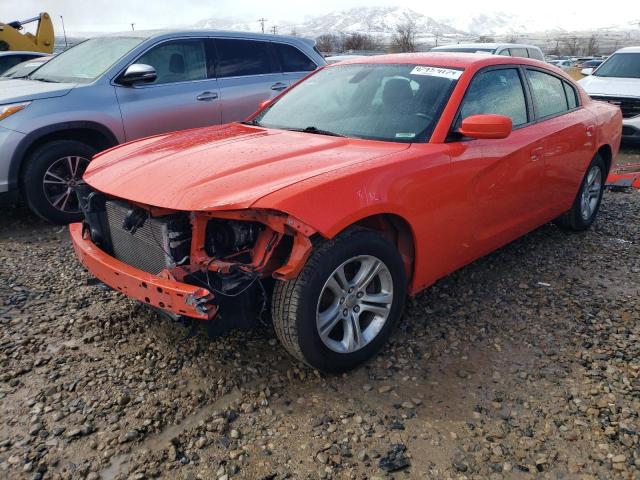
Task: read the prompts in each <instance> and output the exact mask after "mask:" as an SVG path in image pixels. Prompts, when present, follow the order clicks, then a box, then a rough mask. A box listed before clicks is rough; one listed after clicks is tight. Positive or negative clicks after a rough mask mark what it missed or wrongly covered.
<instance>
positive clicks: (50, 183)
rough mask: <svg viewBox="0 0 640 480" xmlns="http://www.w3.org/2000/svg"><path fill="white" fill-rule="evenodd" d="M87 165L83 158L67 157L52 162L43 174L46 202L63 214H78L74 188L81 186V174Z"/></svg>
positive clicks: (87, 162) (78, 207)
mask: <svg viewBox="0 0 640 480" xmlns="http://www.w3.org/2000/svg"><path fill="white" fill-rule="evenodd" d="M87 165H89V160H88V159H87V158H85V157H79V156H75V155H74V156H67V157H62V158H59V159H58V160H56V161H55V162H53V163H52V164H51V165H50V166H49V168H47V171H46V172H45V174H44V178H43V179H42V188H43V190H44V194H45V196H46V197H47V201H48V202H49V203H50V204H51V205H52V206H53V207H54V208H56V209H57V210H60V211H62V212H65V213H79V212H80V205H79V204H78V199H77V197H76V195H75V191H76V187H77V186H78V185H82V184H83V183H84V182H83V181H82V174H83V173H84V171H85V170H86V168H87Z"/></svg>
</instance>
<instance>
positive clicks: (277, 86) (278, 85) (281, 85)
mask: <svg viewBox="0 0 640 480" xmlns="http://www.w3.org/2000/svg"><path fill="white" fill-rule="evenodd" d="M285 88H287V84H286V83H282V82H276V83H274V84H273V85H271V90H275V91H276V92H280V91H282V90H284V89H285Z"/></svg>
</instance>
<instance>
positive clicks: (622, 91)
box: [578, 47, 640, 142]
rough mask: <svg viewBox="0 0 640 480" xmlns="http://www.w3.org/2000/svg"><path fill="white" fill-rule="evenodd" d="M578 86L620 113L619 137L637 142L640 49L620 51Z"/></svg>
mask: <svg viewBox="0 0 640 480" xmlns="http://www.w3.org/2000/svg"><path fill="white" fill-rule="evenodd" d="M582 73H583V74H584V75H587V76H586V77H585V78H583V79H581V80H580V81H579V82H578V83H580V85H581V86H582V88H584V89H585V90H586V92H587V93H588V94H589V96H590V97H591V98H593V99H594V100H602V101H604V102H609V103H613V104H614V105H618V106H619V107H620V110H622V138H623V139H624V140H627V141H634V142H640V47H626V48H621V49H620V50H618V51H616V52H615V53H614V54H613V55H611V56H610V57H609V58H608V59H607V60H606V61H605V62H604V63H603V64H602V65H600V66H599V67H598V68H596V69H595V70H593V69H589V68H585V69H583V70H582Z"/></svg>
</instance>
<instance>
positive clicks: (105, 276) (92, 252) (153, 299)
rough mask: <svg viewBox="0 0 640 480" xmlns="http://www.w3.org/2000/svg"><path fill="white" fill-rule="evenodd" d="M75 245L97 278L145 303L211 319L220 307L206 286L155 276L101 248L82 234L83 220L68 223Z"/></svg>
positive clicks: (177, 312)
mask: <svg viewBox="0 0 640 480" xmlns="http://www.w3.org/2000/svg"><path fill="white" fill-rule="evenodd" d="M69 232H70V234H71V241H72V242H73V248H74V250H75V251H76V254H77V256H78V258H79V260H80V262H81V263H82V264H83V265H84V266H85V267H86V268H87V270H89V271H90V272H91V273H92V274H93V275H94V276H95V277H96V278H97V279H99V280H100V281H102V282H104V283H105V284H107V285H109V286H110V287H112V288H114V289H115V290H118V291H120V292H121V293H123V294H125V295H127V296H128V297H132V298H135V299H136V300H139V301H141V302H143V303H146V304H148V305H151V306H153V307H156V308H160V309H162V310H165V311H169V312H172V313H174V314H176V315H184V316H187V317H192V318H198V319H201V320H210V319H212V318H213V317H214V316H215V314H216V311H217V308H216V307H215V306H214V305H212V304H211V303H208V302H210V301H211V300H212V299H213V295H212V294H211V292H209V291H208V290H207V289H205V288H201V287H196V286H194V285H189V284H188V283H182V282H177V281H175V280H169V279H165V278H161V277H158V276H156V275H152V274H150V273H147V272H145V271H143V270H139V269H137V268H134V267H132V266H130V265H127V264H126V263H123V262H121V261H120V260H117V259H115V258H113V257H112V256H110V255H108V254H106V253H105V252H103V251H102V250H100V249H99V248H98V247H97V246H96V245H95V244H94V243H93V242H92V241H91V239H90V238H88V237H89V236H88V235H85V236H83V234H82V223H73V224H71V225H69Z"/></svg>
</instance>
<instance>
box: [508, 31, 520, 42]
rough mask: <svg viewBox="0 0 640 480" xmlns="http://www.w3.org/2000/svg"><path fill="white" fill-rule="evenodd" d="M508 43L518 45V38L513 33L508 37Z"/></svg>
mask: <svg viewBox="0 0 640 480" xmlns="http://www.w3.org/2000/svg"><path fill="white" fill-rule="evenodd" d="M507 43H518V36H517V35H515V34H513V33H512V34H511V35H509V36H508V37H507Z"/></svg>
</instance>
